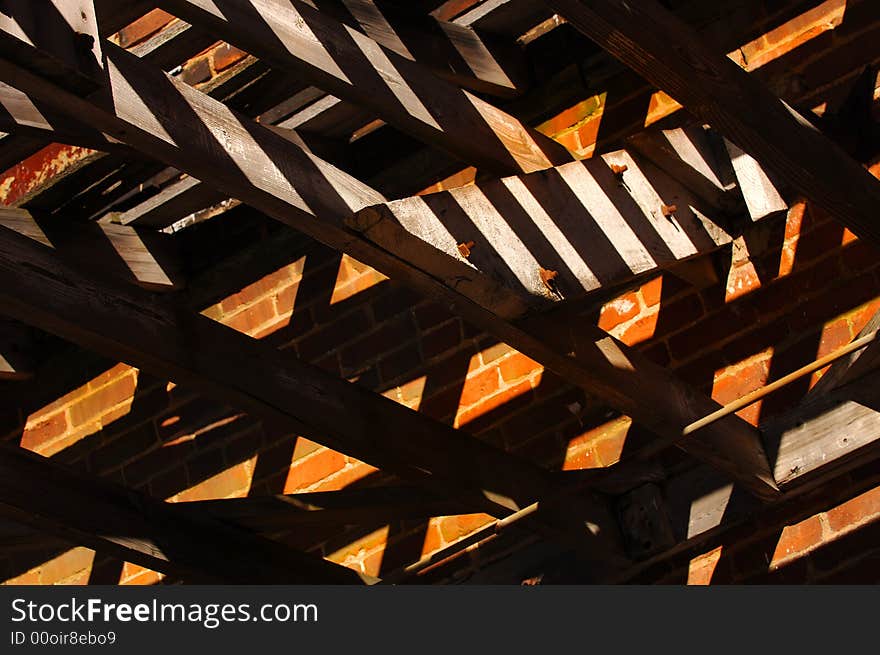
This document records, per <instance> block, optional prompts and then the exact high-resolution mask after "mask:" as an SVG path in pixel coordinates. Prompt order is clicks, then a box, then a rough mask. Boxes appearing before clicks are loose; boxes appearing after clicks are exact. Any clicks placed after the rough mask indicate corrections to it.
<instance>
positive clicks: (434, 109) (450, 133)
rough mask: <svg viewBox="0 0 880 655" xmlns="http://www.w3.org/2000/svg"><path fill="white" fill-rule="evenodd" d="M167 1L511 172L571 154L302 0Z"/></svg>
mask: <svg viewBox="0 0 880 655" xmlns="http://www.w3.org/2000/svg"><path fill="white" fill-rule="evenodd" d="M158 4H159V6H161V7H162V8H163V9H165V10H166V11H169V12H171V13H173V14H175V15H177V16H179V17H180V18H183V19H184V20H186V21H187V22H189V23H192V24H194V25H198V26H200V27H202V28H204V29H205V30H208V31H210V32H212V33H213V34H215V35H217V36H218V37H220V38H222V39H224V40H226V41H228V42H229V43H232V44H234V45H236V46H238V47H240V48H242V49H244V50H246V51H247V52H250V53H251V54H253V55H254V56H256V57H259V58H260V59H263V60H265V61H266V62H268V63H269V64H270V65H272V66H273V67H277V68H279V69H280V70H290V71H291V72H293V73H295V74H301V75H303V76H304V77H305V78H307V79H309V80H310V81H311V82H312V83H313V84H314V85H315V86H318V87H320V88H323V89H324V90H326V91H328V92H330V93H332V94H333V95H335V96H337V97H339V98H343V99H346V100H350V101H352V102H355V103H358V104H360V105H362V106H364V107H367V108H369V109H370V110H372V111H374V112H375V114H376V115H377V116H379V118H381V119H383V120H384V121H386V122H387V123H389V124H391V125H394V126H396V127H398V128H399V129H401V130H403V131H404V132H408V133H410V134H412V135H413V136H415V137H416V138H419V139H421V140H423V141H425V142H426V143H430V144H432V145H435V146H437V147H439V148H441V149H443V150H446V151H448V152H451V153H453V154H455V155H456V156H458V157H461V158H462V160H463V161H465V162H467V163H469V164H473V165H475V166H478V167H480V168H485V169H486V170H489V171H492V172H495V173H498V174H512V173H520V172H530V171H534V170H541V169H544V168H547V167H549V166H552V165H554V164H560V163H564V162H566V161H571V159H572V157H571V155H570V154H569V153H568V151H566V149H565V148H564V147H563V146H562V145H560V144H558V143H556V142H555V141H553V140H552V139H549V138H547V137H545V136H543V135H541V134H539V133H538V132H536V131H535V130H533V129H531V128H529V127H527V126H525V125H523V124H522V123H521V122H520V121H518V120H517V119H516V118H514V117H512V116H510V115H508V114H506V113H504V112H503V111H501V110H499V109H497V108H495V107H493V106H492V105H490V104H489V103H487V102H485V101H483V100H481V99H479V98H477V97H476V96H473V95H471V94H469V93H468V92H467V91H463V90H462V89H460V88H458V87H456V86H454V85H452V84H450V83H448V82H446V81H444V80H441V79H440V78H438V77H436V76H435V75H434V74H433V73H431V72H430V71H429V70H427V69H426V68H424V67H422V66H421V65H420V64H418V63H416V62H414V61H412V60H410V59H407V58H405V57H402V56H400V55H398V54H397V53H396V52H393V51H391V50H389V49H387V48H385V47H383V46H381V45H380V44H378V43H377V42H375V41H373V40H372V39H370V38H369V37H367V36H365V35H364V34H363V33H361V32H359V31H357V30H354V29H352V28H350V27H347V26H345V25H343V24H342V23H339V22H338V21H336V20H334V19H332V18H330V17H329V16H327V15H326V14H324V13H321V12H320V11H317V10H315V9H314V8H312V7H310V6H308V5H307V4H305V3H302V2H300V0H291V2H284V3H282V2H279V1H278V0H217V2H216V3H211V4H210V5H207V4H204V3H200V2H195V1H190V0H161V2H159V3H158Z"/></svg>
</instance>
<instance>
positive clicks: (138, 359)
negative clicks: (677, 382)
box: [0, 227, 598, 515]
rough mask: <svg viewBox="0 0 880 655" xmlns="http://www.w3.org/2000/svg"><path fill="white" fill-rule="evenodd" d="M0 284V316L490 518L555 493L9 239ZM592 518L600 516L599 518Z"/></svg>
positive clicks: (348, 389) (316, 375)
mask: <svg viewBox="0 0 880 655" xmlns="http://www.w3.org/2000/svg"><path fill="white" fill-rule="evenodd" d="M0 277H2V279H3V282H4V283H3V289H4V291H3V292H2V293H0V311H2V312H3V313H5V314H8V315H9V316H12V317H14V318H17V319H19V320H23V322H27V323H29V324H32V325H35V326H36V327H39V328H40V329H44V330H46V331H48V332H52V333H55V334H57V335H58V336H62V337H64V338H66V339H69V340H72V341H74V342H76V343H79V344H80V345H82V346H84V347H86V348H90V349H92V350H95V351H97V352H100V353H102V354H104V355H106V356H108V357H112V358H115V359H116V360H118V361H125V362H130V363H132V364H133V365H136V366H138V367H139V368H142V369H143V370H147V371H149V372H151V373H153V374H155V375H157V376H159V377H161V378H163V379H171V380H175V381H177V382H178V383H180V384H184V385H187V386H189V387H190V388H193V389H200V390H203V391H206V392H207V393H210V394H212V395H214V396H217V397H219V398H221V399H224V400H225V401H228V402H230V403H232V404H234V405H237V406H240V407H242V408H244V409H246V410H250V411H255V412H256V413H258V414H260V415H263V416H269V417H272V418H274V419H278V420H282V421H284V422H285V423H286V424H288V425H290V427H291V429H292V430H295V431H296V432H297V433H298V434H302V435H305V436H308V437H309V438H311V439H313V440H315V441H318V442H320V443H324V444H326V445H328V446H330V447H333V448H336V449H338V450H340V451H342V452H346V453H349V454H351V455H353V456H355V457H358V458H360V459H362V460H364V461H367V462H370V463H372V464H374V465H376V466H379V467H381V468H383V469H385V470H388V471H390V472H395V473H397V474H398V475H400V476H401V477H403V478H408V479H411V480H415V481H416V482H418V483H419V484H424V485H427V487H428V488H431V489H435V490H441V491H442V492H444V493H445V494H447V495H448V496H449V497H451V498H459V497H460V498H464V499H465V500H466V501H467V502H471V503H474V506H475V507H480V508H482V510H483V511H487V510H488V511H491V512H493V513H500V514H502V515H504V514H505V513H507V512H509V511H511V510H512V509H516V508H517V507H518V506H519V503H521V502H526V503H528V501H531V500H533V499H534V498H536V497H537V498H540V497H545V496H547V495H549V494H550V492H551V491H552V490H553V489H554V487H555V483H554V482H553V478H552V476H551V475H550V474H549V473H548V472H545V471H542V470H541V469H539V468H538V467H536V466H534V465H532V464H531V463H529V462H526V461H525V460H520V459H519V458H516V457H514V456H512V455H508V454H506V453H504V452H502V451H500V450H497V449H495V448H493V447H492V446H489V445H488V444H485V443H483V442H481V441H479V440H477V439H474V438H473V437H470V436H468V435H466V434H464V433H462V432H459V431H457V430H454V429H453V428H451V427H448V426H445V425H443V424H441V423H439V422H435V421H433V420H432V419H429V418H427V417H425V416H422V415H419V414H417V413H416V412H414V411H412V410H410V409H408V408H406V407H404V406H402V405H399V404H397V403H396V402H394V401H391V400H388V399H386V398H384V397H382V396H379V395H376V394H374V393H372V392H370V391H369V390H367V389H365V388H362V387H359V386H357V385H355V384H352V383H348V382H346V381H344V380H341V379H339V378H336V377H334V376H333V375H331V374H329V373H326V372H324V371H322V370H321V369H318V368H316V367H313V366H309V365H307V364H304V363H302V362H300V361H299V360H298V359H296V358H295V357H292V356H290V355H288V354H285V353H283V352H279V351H277V350H275V349H274V348H272V347H271V346H268V345H266V344H262V343H260V342H258V341H256V340H253V339H250V338H249V337H247V336H244V335H241V334H239V333H237V332H235V331H234V330H231V329H229V328H226V327H224V326H222V325H220V324H218V323H215V322H214V321H212V320H211V319H208V318H205V317H203V316H200V315H198V314H196V313H194V312H192V313H191V312H190V310H184V309H182V308H181V307H180V306H179V305H178V304H177V303H174V302H170V301H168V300H165V299H162V298H160V297H158V296H155V295H153V294H150V293H148V292H146V291H143V290H141V289H138V288H137V287H133V286H128V285H125V284H124V283H121V282H119V281H117V280H116V279H115V278H107V279H106V280H98V279H96V278H94V277H92V276H90V275H85V274H83V273H81V272H79V271H77V270H74V269H73V268H71V267H70V266H68V265H66V264H64V263H63V262H62V261H61V260H60V259H59V258H58V257H56V256H55V255H54V254H53V253H52V251H51V249H48V248H47V247H45V246H43V245H41V244H39V243H36V242H34V241H32V240H29V239H27V238H26V237H23V236H21V235H19V234H17V233H15V232H12V231H10V230H8V229H7V228H2V227H0ZM50 299H51V300H50ZM376 425H382V426H383V429H382V430H376V429H375V426H376ZM591 507H592V509H591ZM585 511H588V512H593V513H596V512H597V511H598V506H590V505H587V506H586V507H585Z"/></svg>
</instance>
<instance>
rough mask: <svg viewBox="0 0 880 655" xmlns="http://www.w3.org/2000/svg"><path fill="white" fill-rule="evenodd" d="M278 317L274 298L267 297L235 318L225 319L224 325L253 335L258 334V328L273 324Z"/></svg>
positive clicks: (227, 317) (228, 317)
mask: <svg viewBox="0 0 880 655" xmlns="http://www.w3.org/2000/svg"><path fill="white" fill-rule="evenodd" d="M276 317H277V314H276V313H275V301H274V299H273V298H272V297H266V298H263V299H262V300H260V301H259V302H256V303H254V304H253V305H251V306H249V307H247V308H245V309H243V310H241V311H240V312H238V313H237V314H235V315H233V316H226V317H224V319H223V323H224V324H225V325H226V326H227V327H231V328H232V329H233V330H238V331H239V332H242V333H244V334H252V333H254V332H256V330H257V328H259V327H260V326H262V325H264V324H266V323H269V322H271V321H272V320H274V319H275V318H276Z"/></svg>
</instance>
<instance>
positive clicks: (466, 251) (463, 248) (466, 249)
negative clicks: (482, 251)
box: [458, 241, 475, 259]
mask: <svg viewBox="0 0 880 655" xmlns="http://www.w3.org/2000/svg"><path fill="white" fill-rule="evenodd" d="M474 245H475V244H474V242H473V241H468V242H467V243H460V244H458V252H460V253H461V256H462V257H464V258H465V259H467V258H468V257H470V256H471V249H472V248H473V247H474Z"/></svg>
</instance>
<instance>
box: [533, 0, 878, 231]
mask: <svg viewBox="0 0 880 655" xmlns="http://www.w3.org/2000/svg"><path fill="white" fill-rule="evenodd" d="M547 2H548V4H549V6H551V7H552V8H554V9H556V10H557V11H558V12H559V13H560V14H562V15H563V16H564V17H565V18H566V19H568V20H569V21H570V22H571V23H572V24H573V25H574V26H575V27H576V28H577V29H579V30H580V31H581V32H583V33H584V34H586V35H587V36H589V37H590V38H591V39H593V40H595V41H596V42H597V43H598V44H599V45H600V46H602V47H603V48H604V49H606V50H608V51H609V52H610V53H611V54H613V55H614V56H616V57H618V58H619V59H621V60H622V61H623V62H624V63H626V64H627V65H628V66H630V67H631V68H632V69H633V70H635V71H636V72H638V73H639V74H641V75H642V76H643V77H645V79H647V80H649V81H650V82H653V83H654V84H656V85H657V86H658V87H660V88H662V89H664V90H665V91H667V92H668V93H669V94H670V95H671V96H672V97H673V98H675V99H676V100H678V101H679V102H681V103H682V104H683V105H684V106H685V107H686V108H688V109H690V110H691V112H692V113H694V114H695V115H696V116H698V117H699V118H701V119H702V120H704V121H706V122H708V123H709V124H711V125H712V126H713V127H715V128H716V129H717V130H718V131H719V132H721V133H722V134H724V135H725V136H726V137H727V138H728V139H730V140H731V141H732V142H733V143H735V144H736V145H737V146H739V147H740V148H741V149H742V150H743V151H744V152H746V153H748V154H750V155H751V156H753V157H754V158H755V159H757V160H758V161H759V162H760V163H761V164H762V166H764V167H765V168H766V170H767V171H769V172H771V173H772V174H774V175H776V176H778V177H779V179H780V180H781V181H782V182H784V183H786V184H789V185H790V186H791V188H792V189H793V190H795V191H797V192H799V193H801V194H803V195H804V196H805V197H806V198H808V199H810V200H812V201H813V202H815V203H816V205H818V206H819V207H822V208H823V209H825V210H826V211H828V212H829V213H830V214H831V215H832V216H834V217H835V218H837V219H838V220H839V221H841V222H842V223H843V224H844V225H846V226H848V227H849V228H850V229H851V230H852V231H853V232H855V233H856V234H858V235H859V236H863V237H865V238H870V239H873V240H874V241H876V242H880V225H878V222H877V220H876V208H877V206H878V204H880V182H878V181H877V179H876V178H874V177H873V176H872V175H870V174H869V173H868V172H867V171H866V170H865V169H864V168H862V167H861V166H860V165H859V164H857V163H856V162H855V161H854V160H853V159H851V158H850V157H849V156H848V155H846V154H845V153H844V152H843V151H842V150H841V149H840V148H839V147H837V146H836V145H834V144H833V143H832V142H830V141H829V140H828V139H827V138H826V137H824V136H823V135H822V134H821V133H820V132H818V131H817V130H816V129H815V128H814V127H813V126H812V125H811V124H810V123H809V122H808V121H806V120H805V119H804V118H803V117H802V116H800V115H799V114H798V113H797V112H796V111H795V110H794V109H792V108H791V107H789V106H788V105H786V104H785V103H784V102H782V101H781V100H779V99H778V98H776V97H774V96H773V95H772V94H771V93H770V92H769V91H768V90H767V89H766V88H765V87H764V86H763V85H761V84H760V82H758V81H757V80H755V79H754V78H752V77H751V76H750V75H749V74H748V73H746V72H745V71H743V70H742V69H741V68H740V67H739V66H737V65H736V64H735V63H734V62H732V61H731V60H730V59H727V58H726V57H724V56H722V55H721V54H718V53H715V52H714V51H713V50H712V49H711V48H710V47H709V46H708V45H707V44H704V43H703V41H702V39H701V37H700V35H699V34H696V33H694V31H693V30H692V29H690V28H689V27H688V26H687V25H686V24H685V23H683V22H682V21H681V20H680V19H678V18H677V17H676V16H674V15H673V14H672V13H670V12H669V11H668V10H666V9H664V8H662V7H661V6H660V5H659V3H657V2H656V1H655V0H646V1H645V2H639V3H632V2H625V0H547ZM671 44H674V45H675V47H671Z"/></svg>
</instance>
